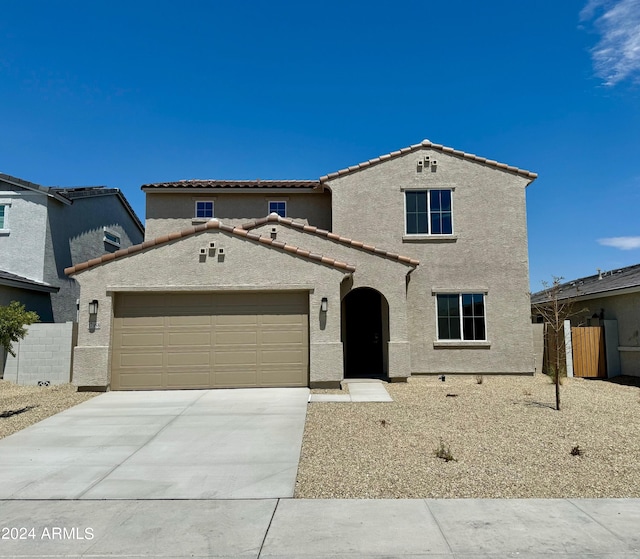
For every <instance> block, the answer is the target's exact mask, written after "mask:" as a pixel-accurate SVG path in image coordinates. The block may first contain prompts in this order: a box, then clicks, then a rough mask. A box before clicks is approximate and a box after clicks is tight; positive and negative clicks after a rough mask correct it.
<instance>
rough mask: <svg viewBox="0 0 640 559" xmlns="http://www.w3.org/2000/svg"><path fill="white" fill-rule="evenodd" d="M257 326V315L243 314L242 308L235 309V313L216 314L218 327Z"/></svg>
mask: <svg viewBox="0 0 640 559" xmlns="http://www.w3.org/2000/svg"><path fill="white" fill-rule="evenodd" d="M217 310H218V309H216V311H217ZM257 324H258V317H257V316H256V315H255V314H251V313H248V312H247V313H242V309H240V308H236V309H233V312H229V313H227V314H216V325H221V326H225V325H229V326H233V325H238V326H257Z"/></svg>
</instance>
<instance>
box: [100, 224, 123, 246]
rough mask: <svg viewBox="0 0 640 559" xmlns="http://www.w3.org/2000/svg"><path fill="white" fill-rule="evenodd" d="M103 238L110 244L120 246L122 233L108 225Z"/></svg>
mask: <svg viewBox="0 0 640 559" xmlns="http://www.w3.org/2000/svg"><path fill="white" fill-rule="evenodd" d="M102 240H103V241H104V242H105V243H107V244H109V245H112V246H115V247H118V248H120V235H118V234H117V233H115V232H114V231H110V230H109V229H107V228H106V227H105V228H104V238H103V239H102Z"/></svg>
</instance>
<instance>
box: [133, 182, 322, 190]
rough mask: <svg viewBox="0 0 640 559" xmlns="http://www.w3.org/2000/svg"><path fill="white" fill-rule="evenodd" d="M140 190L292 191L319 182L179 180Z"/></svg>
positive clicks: (156, 184) (146, 185) (147, 185)
mask: <svg viewBox="0 0 640 559" xmlns="http://www.w3.org/2000/svg"><path fill="white" fill-rule="evenodd" d="M140 188H141V189H142V190H144V191H147V190H163V189H173V188H180V189H185V190H188V189H195V188H208V189H218V188H292V189H295V188H297V189H302V190H308V189H314V188H320V181H317V180H316V181H310V180H260V179H257V180H254V181H233V180H229V181H223V180H199V179H191V180H181V181H173V182H157V183H152V184H143V185H142V186H141V187H140Z"/></svg>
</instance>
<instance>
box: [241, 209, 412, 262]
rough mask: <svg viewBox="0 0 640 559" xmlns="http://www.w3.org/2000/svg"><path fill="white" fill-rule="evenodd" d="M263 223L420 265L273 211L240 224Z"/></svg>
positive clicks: (246, 227) (257, 224)
mask: <svg viewBox="0 0 640 559" xmlns="http://www.w3.org/2000/svg"><path fill="white" fill-rule="evenodd" d="M265 223H281V224H283V225H287V226H289V227H293V228H295V229H299V230H302V231H304V232H305V233H312V234H314V235H319V236H321V237H325V238H327V239H330V240H332V241H336V242H338V243H341V244H344V245H350V246H352V247H354V248H359V249H362V250H364V251H366V252H371V253H373V254H377V255H378V256H382V257H384V258H389V259H391V260H396V261H398V262H402V263H403V264H409V265H410V266H413V267H415V266H419V265H420V261H419V260H416V259H415V258H411V257H410V256H403V255H401V254H397V253H395V252H390V251H387V250H384V249H381V248H378V247H375V246H373V245H369V244H366V243H364V242H362V241H356V240H354V239H349V238H348V237H342V236H341V235H338V234H336V233H332V232H331V231H327V230H325V229H320V228H319V227H316V226H315V225H308V224H306V223H302V222H300V221H295V220H294V219H292V218H290V217H281V216H280V215H278V214H277V213H275V212H272V213H270V214H269V215H268V216H266V217H261V218H258V219H254V220H252V221H248V222H247V223H244V224H243V225H242V228H243V229H246V230H249V229H253V228H255V227H259V226H261V225H264V224H265Z"/></svg>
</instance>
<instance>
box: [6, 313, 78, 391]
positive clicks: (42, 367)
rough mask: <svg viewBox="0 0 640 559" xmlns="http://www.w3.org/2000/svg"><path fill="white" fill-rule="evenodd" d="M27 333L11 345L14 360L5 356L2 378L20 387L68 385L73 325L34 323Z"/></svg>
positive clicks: (71, 323) (73, 334)
mask: <svg viewBox="0 0 640 559" xmlns="http://www.w3.org/2000/svg"><path fill="white" fill-rule="evenodd" d="M27 330H28V331H27V335H26V336H25V337H24V339H23V340H21V341H20V342H18V343H15V344H13V350H14V352H15V353H16V355H15V357H14V356H13V355H7V358H6V363H5V368H4V379H5V380H8V381H11V382H15V383H16V384H23V385H37V384H38V383H39V382H48V383H49V384H50V385H54V384H65V383H68V382H70V381H71V356H72V352H73V346H74V340H75V332H76V325H75V324H74V323H73V322H64V323H60V324H45V323H38V324H32V325H31V326H29V327H28V328H27Z"/></svg>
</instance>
